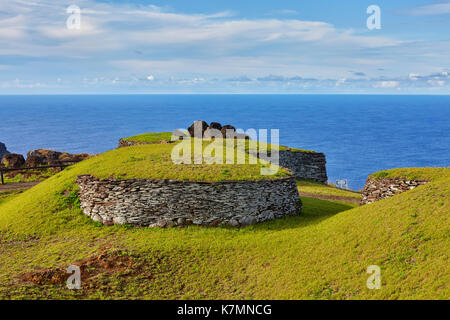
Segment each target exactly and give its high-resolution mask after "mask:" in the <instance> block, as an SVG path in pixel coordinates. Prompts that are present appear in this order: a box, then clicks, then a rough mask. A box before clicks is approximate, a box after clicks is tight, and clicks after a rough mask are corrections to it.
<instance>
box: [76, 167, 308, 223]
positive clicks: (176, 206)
mask: <svg viewBox="0 0 450 320" xmlns="http://www.w3.org/2000/svg"><path fill="white" fill-rule="evenodd" d="M76 183H77V185H78V186H79V188H80V190H79V198H80V203H81V208H82V209H83V212H84V213H85V214H87V215H88V216H89V217H91V218H92V219H93V220H95V221H100V222H101V223H103V224H105V225H110V224H133V225H138V226H150V227H167V226H175V225H186V224H191V223H192V224H196V225H203V226H217V225H230V226H233V227H239V226H245V225H251V224H254V223H257V222H262V221H266V220H271V219H274V218H279V217H282V216H285V215H294V214H298V213H300V211H301V207H302V203H301V201H300V198H299V194H298V191H297V186H296V184H295V178H294V177H288V178H280V179H276V180H259V181H221V182H189V181H174V180H147V179H130V180H114V179H105V180H99V179H96V178H94V177H92V176H90V175H83V176H78V178H77V181H76Z"/></svg>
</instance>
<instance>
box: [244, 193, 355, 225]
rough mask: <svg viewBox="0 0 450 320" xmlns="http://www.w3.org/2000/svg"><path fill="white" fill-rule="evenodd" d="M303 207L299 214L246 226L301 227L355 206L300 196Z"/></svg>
mask: <svg viewBox="0 0 450 320" xmlns="http://www.w3.org/2000/svg"><path fill="white" fill-rule="evenodd" d="M301 200H302V202H303V208H302V212H301V214H300V215H296V216H287V217H284V218H281V219H275V220H272V221H268V222H264V223H261V224H257V225H255V226H251V227H248V229H250V228H251V229H253V230H255V231H262V230H283V229H291V228H302V227H306V226H310V225H312V224H317V223H320V222H321V221H323V220H325V219H328V218H330V217H332V216H334V215H335V214H338V213H340V212H343V211H347V210H350V209H353V208H355V207H356V205H352V204H349V203H342V202H336V201H329V200H321V199H316V198H309V197H301Z"/></svg>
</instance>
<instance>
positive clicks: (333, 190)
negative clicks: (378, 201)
mask: <svg viewBox="0 0 450 320" xmlns="http://www.w3.org/2000/svg"><path fill="white" fill-rule="evenodd" d="M297 186H298V190H299V191H300V192H304V193H309V194H314V195H323V196H330V197H344V198H352V199H358V200H359V199H361V193H359V192H356V191H351V190H345V189H340V188H337V187H335V186H333V185H329V184H324V183H320V182H316V181H311V180H301V179H298V180H297Z"/></svg>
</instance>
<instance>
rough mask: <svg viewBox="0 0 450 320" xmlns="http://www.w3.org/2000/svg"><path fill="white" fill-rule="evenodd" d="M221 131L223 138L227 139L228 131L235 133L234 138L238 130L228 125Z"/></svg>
mask: <svg viewBox="0 0 450 320" xmlns="http://www.w3.org/2000/svg"><path fill="white" fill-rule="evenodd" d="M220 131H221V132H222V136H223V137H224V138H226V137H227V131H232V132H233V134H232V137H234V133H235V132H236V128H235V127H233V126H232V125H229V124H227V125H224V126H223V127H222V129H221V130H220ZM229 134H230V133H228V135H229Z"/></svg>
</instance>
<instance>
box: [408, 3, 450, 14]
mask: <svg viewBox="0 0 450 320" xmlns="http://www.w3.org/2000/svg"><path fill="white" fill-rule="evenodd" d="M408 13H409V14H411V15H414V16H427V15H438V14H449V13H450V3H435V4H430V5H425V6H420V7H416V8H413V9H410V10H409V12H408Z"/></svg>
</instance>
